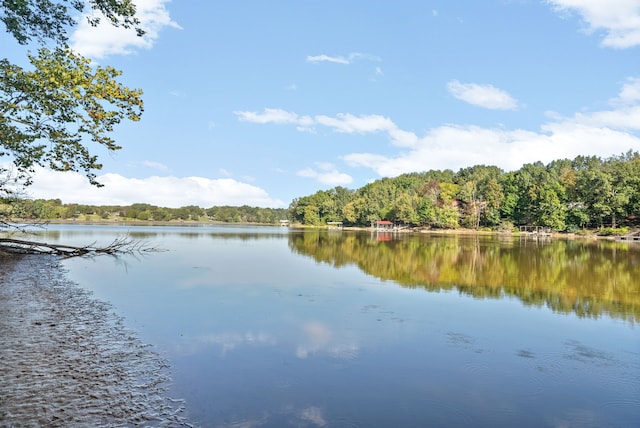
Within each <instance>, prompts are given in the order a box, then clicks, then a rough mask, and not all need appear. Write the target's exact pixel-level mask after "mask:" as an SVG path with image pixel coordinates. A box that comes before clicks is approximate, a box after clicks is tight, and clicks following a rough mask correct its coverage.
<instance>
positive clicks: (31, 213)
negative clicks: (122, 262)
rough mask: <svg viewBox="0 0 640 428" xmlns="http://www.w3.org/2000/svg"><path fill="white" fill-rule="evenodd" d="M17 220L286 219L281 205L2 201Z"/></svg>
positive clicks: (0, 210)
mask: <svg viewBox="0 0 640 428" xmlns="http://www.w3.org/2000/svg"><path fill="white" fill-rule="evenodd" d="M2 213H4V214H5V217H11V218H14V219H16V220H27V219H28V220H65V219H73V218H81V219H89V220H110V221H113V220H123V221H127V220H140V221H147V220H150V221H176V220H183V221H184V220H188V221H218V222H225V223H240V222H241V223H261V224H279V222H280V220H284V219H286V218H287V210H286V209H282V208H259V207H249V206H247V205H243V206H241V207H231V206H218V207H211V208H207V209H204V208H201V207H198V206H196V205H188V206H185V207H180V208H164V207H158V206H155V205H151V204H132V205H128V206H119V205H117V206H114V205H111V206H105V205H81V204H64V205H63V204H62V203H61V202H60V200H59V199H49V200H44V199H35V200H34V199H12V200H7V199H5V200H0V216H1V215H2Z"/></svg>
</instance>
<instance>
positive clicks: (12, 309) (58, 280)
mask: <svg viewBox="0 0 640 428" xmlns="http://www.w3.org/2000/svg"><path fill="white" fill-rule="evenodd" d="M0 266H2V269H1V270H0V337H1V339H0V341H1V345H0V425H1V426H54V427H58V426H59V427H63V426H129V425H146V426H149V425H154V426H166V427H177V426H189V425H188V424H187V423H186V421H185V420H184V418H183V416H182V413H183V412H184V403H183V402H182V401H180V400H172V399H170V398H168V397H166V396H165V394H166V392H167V390H168V385H169V383H170V376H169V370H168V364H167V363H166V362H165V361H164V359H163V358H162V357H160V355H158V354H157V353H155V352H153V350H151V349H150V345H146V344H144V343H142V342H141V341H140V340H139V338H138V337H137V336H136V334H135V333H134V332H132V331H130V330H128V329H127V328H126V327H125V325H124V320H123V319H122V318H121V317H119V316H117V315H116V314H115V312H114V311H113V307H112V306H111V304H109V303H107V302H103V301H100V300H97V299H95V298H94V297H93V296H92V294H91V293H90V292H89V291H87V290H84V289H82V288H81V287H79V286H78V285H77V284H75V283H73V282H71V281H69V280H68V279H67V278H66V275H65V272H64V269H63V267H62V266H61V264H60V262H59V259H58V258H57V257H55V256H48V255H0Z"/></svg>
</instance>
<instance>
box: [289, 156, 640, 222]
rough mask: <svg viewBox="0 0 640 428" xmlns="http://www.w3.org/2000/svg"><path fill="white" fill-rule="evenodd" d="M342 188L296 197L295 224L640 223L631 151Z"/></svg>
mask: <svg viewBox="0 0 640 428" xmlns="http://www.w3.org/2000/svg"><path fill="white" fill-rule="evenodd" d="M338 189H340V188H336V189H333V190H328V191H318V192H316V193H315V194H313V195H310V196H304V197H301V198H297V199H295V200H294V201H293V202H292V203H291V206H290V209H289V215H290V219H291V220H293V221H297V222H300V223H303V224H308V225H322V224H325V223H326V222H327V221H342V222H344V223H345V224H348V225H358V226H368V225H370V224H371V222H374V221H377V220H383V219H385V220H391V221H394V222H395V223H397V224H405V225H412V226H421V227H433V228H457V227H460V226H463V227H468V228H474V229H482V228H484V229H487V228H493V229H504V225H505V224H509V225H510V228H513V227H514V225H515V226H519V225H531V226H544V227H549V228H552V229H554V230H557V231H564V230H571V231H575V230H579V229H582V228H586V227H592V228H593V227H603V226H604V225H605V224H607V225H608V224H610V225H611V226H612V227H614V228H615V227H617V226H618V225H620V224H623V225H633V224H637V223H638V222H640V155H639V154H638V153H637V152H631V151H630V152H628V153H626V154H623V155H621V156H614V157H611V158H609V159H605V160H602V159H600V158H597V157H583V156H579V157H577V158H576V159H574V160H573V161H572V160H568V159H561V160H556V161H553V162H551V163H550V164H549V165H544V164H542V163H541V162H536V163H533V164H527V165H523V166H522V168H520V169H519V170H517V171H512V172H506V173H505V172H503V171H502V170H501V169H500V168H498V167H495V166H485V165H478V166H473V167H469V168H463V169H461V170H460V171H458V172H457V173H454V172H452V171H450V170H446V171H427V172H423V173H411V174H403V175H400V176H398V177H395V178H383V179H380V180H377V181H375V182H373V183H369V184H367V185H365V186H363V187H362V188H360V189H357V190H356V191H346V190H344V189H342V191H340V192H338ZM338 195H339V196H338Z"/></svg>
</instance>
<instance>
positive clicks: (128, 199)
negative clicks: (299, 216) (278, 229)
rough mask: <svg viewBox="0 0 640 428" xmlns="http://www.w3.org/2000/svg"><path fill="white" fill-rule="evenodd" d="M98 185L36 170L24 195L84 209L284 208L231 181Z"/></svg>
mask: <svg viewBox="0 0 640 428" xmlns="http://www.w3.org/2000/svg"><path fill="white" fill-rule="evenodd" d="M98 181H99V182H100V183H102V184H104V187H100V188H96V187H93V186H91V185H90V184H89V183H88V182H87V180H86V178H85V177H84V176H83V175H81V174H78V173H75V172H64V173H62V172H54V171H50V170H46V169H42V168H38V169H37V170H36V173H35V176H34V182H33V185H31V186H30V187H29V188H27V194H28V195H29V196H31V197H32V198H35V199H40V198H42V199H60V200H62V202H63V203H79V204H86V205H130V204H133V203H137V202H141V203H149V204H153V205H157V206H161V207H168V208H178V207H182V206H186V205H198V206H200V207H203V208H208V207H211V206H214V205H233V206H240V205H250V206H260V207H274V208H275V207H283V206H285V204H284V203H283V202H282V201H280V200H277V199H273V198H271V197H269V195H268V194H267V192H266V191H265V190H263V189H261V188H259V187H256V186H253V185H251V184H247V183H243V182H239V181H237V180H234V179H231V178H220V179H210V178H204V177H172V176H164V177H160V176H153V177H146V178H127V177H123V176H122V175H119V174H104V175H101V176H99V177H98Z"/></svg>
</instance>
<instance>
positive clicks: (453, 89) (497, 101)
mask: <svg viewBox="0 0 640 428" xmlns="http://www.w3.org/2000/svg"><path fill="white" fill-rule="evenodd" d="M447 89H449V92H450V93H451V95H453V96H454V97H455V98H457V99H459V100H462V101H464V102H467V103H469V104H473V105H476V106H479V107H484V108H488V109H492V110H515V109H517V108H518V102H517V101H516V100H515V99H514V98H513V97H511V95H509V94H508V93H507V92H505V91H503V90H502V89H498V88H496V87H495V86H493V85H480V84H477V83H460V82H459V81H457V80H452V81H450V82H449V83H448V84H447Z"/></svg>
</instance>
